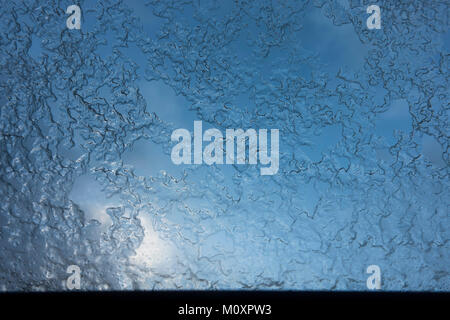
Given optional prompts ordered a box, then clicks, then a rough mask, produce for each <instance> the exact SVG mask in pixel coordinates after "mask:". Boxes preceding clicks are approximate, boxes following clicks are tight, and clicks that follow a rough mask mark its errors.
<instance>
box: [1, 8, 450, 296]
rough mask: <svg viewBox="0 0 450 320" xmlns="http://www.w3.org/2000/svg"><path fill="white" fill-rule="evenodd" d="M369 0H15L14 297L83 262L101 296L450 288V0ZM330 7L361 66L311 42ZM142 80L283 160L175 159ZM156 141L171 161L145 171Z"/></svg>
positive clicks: (7, 115)
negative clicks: (267, 143)
mask: <svg viewBox="0 0 450 320" xmlns="http://www.w3.org/2000/svg"><path fill="white" fill-rule="evenodd" d="M369 2H370V1H359V0H348V1H347V0H334V1H331V0H330V1H325V0H318V1H298V0H293V1H279V2H278V1H270V0H262V1H246V0H236V1H234V2H231V1H203V2H200V1H190V0H183V1H179V0H165V1H157V0H154V1H147V3H146V5H145V6H143V5H142V3H140V2H136V1H119V0H103V1H98V2H96V3H95V4H92V3H90V2H88V1H79V5H80V7H81V8H82V12H83V17H84V18H83V23H82V28H81V30H80V31H75V30H68V29H67V28H66V27H65V21H66V19H67V15H66V14H65V9H66V8H67V7H68V6H69V5H70V4H72V3H70V1H64V0H63V1H50V0H48V1H31V0H30V1H2V3H1V9H0V27H1V33H0V99H1V100H0V103H1V110H0V117H1V119H0V132H1V135H0V148H1V153H0V157H1V167H0V196H1V199H2V200H1V202H0V211H1V212H0V248H1V250H0V290H5V291H9V290H25V291H28V290H64V289H65V285H64V281H65V279H67V277H68V275H67V274H66V273H65V271H66V268H67V266H68V265H71V264H76V265H78V266H80V268H81V270H82V289H91V290H92V289H93V290H107V289H164V288H175V289H179V288H182V289H191V288H198V289H229V288H244V289H267V288H269V289H300V290H302V289H324V290H365V289H366V287H365V280H366V278H367V276H368V275H367V274H366V273H365V270H366V267H367V266H369V265H371V264H377V265H379V266H380V267H381V270H382V288H383V289H385V290H446V291H448V290H450V273H449V271H450V270H449V262H450V257H449V252H450V250H449V238H450V237H449V230H450V220H449V212H448V209H449V204H450V203H449V196H448V195H449V180H448V174H449V171H448V170H449V166H448V165H449V136H448V128H449V123H448V121H449V119H448V116H449V105H448V101H449V98H448V88H449V86H448V75H449V70H448V69H449V68H448V57H449V55H448V12H449V6H448V2H447V1H378V3H379V4H380V7H381V8H382V29H381V30H377V31H376V32H374V31H372V30H367V28H366V26H365V21H366V18H367V14H366V13H365V8H366V7H367V6H368V5H369V4H371V3H369ZM313 13H318V14H317V15H316V16H315V17H319V18H317V19H321V20H320V21H322V22H323V21H325V22H323V23H329V22H331V23H332V25H331V27H330V30H341V29H339V28H344V27H350V28H347V29H346V30H351V31H352V35H351V36H355V35H356V39H357V40H358V42H359V45H360V46H361V48H364V50H366V52H365V53H364V56H363V58H362V60H361V61H362V62H361V63H360V64H358V63H357V62H355V63H354V64H352V65H350V66H345V65H342V66H341V65H339V64H338V63H337V61H339V58H337V57H333V56H332V55H333V54H334V53H332V52H331V53H330V52H329V51H327V50H328V49H327V48H326V47H325V48H322V49H321V50H316V51H313V50H310V48H308V47H307V45H305V44H304V41H302V40H303V39H304V35H305V32H306V33H307V32H308V29H307V23H306V22H305V21H308V18H310V16H311V15H312V14H313ZM143 15H144V17H143ZM304 22H305V24H306V25H304ZM326 36H327V35H324V37H326ZM327 54H328V56H327ZM337 54H338V53H336V55H337ZM330 55H331V56H330ZM324 57H325V58H324ZM327 57H328V58H327ZM330 57H331V58H330ZM143 84H145V85H153V84H155V85H156V84H157V85H158V86H164V87H167V88H171V89H170V90H173V92H174V93H175V94H176V95H177V96H178V97H181V98H182V101H183V104H182V105H181V106H178V109H177V112H178V111H180V112H182V116H183V115H186V116H188V115H194V118H195V119H198V120H203V122H204V123H208V124H210V125H211V126H212V127H216V128H219V129H220V130H222V131H223V132H224V131H225V129H226V128H279V129H280V139H281V142H280V171H279V172H278V174H277V175H274V176H260V175H259V168H257V167H255V166H242V165H241V166H239V165H235V166H232V167H231V168H230V167H224V166H217V167H215V166H213V167H209V166H185V167H174V166H173V165H171V163H170V150H171V146H172V144H171V142H170V135H171V133H172V130H174V129H175V128H176V127H177V126H176V125H175V124H172V123H170V122H168V121H167V119H163V117H161V116H160V115H159V114H158V113H159V112H162V111H161V109H158V101H149V99H146V98H145V97H144V96H145V92H144V91H145V89H142V86H143ZM402 106H403V109H404V110H403V111H401V112H403V115H402V116H403V118H402V119H401V120H398V123H396V126H397V125H398V128H397V127H396V128H395V129H396V130H392V129H391V130H387V129H383V128H385V127H383V123H386V121H389V115H392V114H393V113H394V114H395V112H397V110H400V109H401V108H402ZM181 108H182V109H181ZM395 119H396V118H394V120H395ZM169 120H170V119H169ZM395 121H397V120H395ZM187 123H189V122H187ZM190 123H191V124H192V122H190ZM405 123H406V125H404V124H405ZM409 123H410V125H409ZM188 125H189V124H188ZM189 128H190V127H189ZM141 143H144V144H147V145H150V144H151V145H152V146H153V147H152V148H153V149H152V150H153V151H152V152H153V153H152V157H151V158H150V159H147V160H146V161H147V164H146V165H147V166H148V167H152V166H156V163H157V158H158V156H159V157H161V155H162V158H163V159H164V161H166V165H167V166H166V167H165V168H164V170H161V171H160V172H159V173H158V172H157V173H153V174H151V175H146V174H141V173H139V170H137V169H136V168H135V166H134V165H132V164H130V163H129V162H127V159H128V158H127V157H129V155H130V154H133V152H137V153H139V152H138V151H136V150H140V149H139V148H141V147H140V146H141ZM148 148H150V147H148ZM137 156H138V157H139V155H137ZM82 177H85V178H86V177H87V178H86V179H88V181H89V183H90V186H91V187H92V189H93V190H94V189H95V192H96V193H95V194H101V195H102V197H104V199H109V200H103V198H102V199H100V198H99V199H98V200H96V199H94V200H92V201H94V202H95V201H98V203H97V204H98V207H99V208H100V209H98V210H97V211H98V212H97V213H96V215H95V216H92V215H89V214H87V212H86V210H84V209H82V207H83V205H82V204H81V203H78V202H79V201H78V202H77V201H76V200H74V198H76V191H75V192H74V187H75V186H76V184H77V183H78V182H77V181H80V179H81V178H82ZM89 179H91V180H89ZM89 183H88V184H89ZM74 194H75V196H74ZM93 197H95V196H93ZM108 201H110V202H108ZM109 203H114V205H109Z"/></svg>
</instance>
